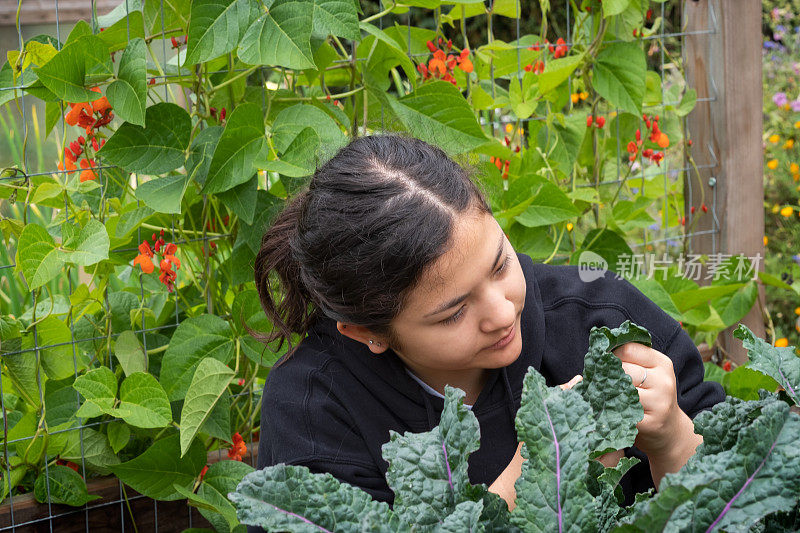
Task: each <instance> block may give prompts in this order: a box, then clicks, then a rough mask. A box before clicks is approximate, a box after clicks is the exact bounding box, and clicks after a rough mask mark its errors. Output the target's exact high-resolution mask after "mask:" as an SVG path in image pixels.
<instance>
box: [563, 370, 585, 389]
mask: <svg viewBox="0 0 800 533" xmlns="http://www.w3.org/2000/svg"><path fill="white" fill-rule="evenodd" d="M582 379H583V376H581V375H580V374H578V375H577V376H575V377H573V378H572V379H571V380H569V381H568V382H566V383H563V384H561V385H559V387H561V390H567V389H571V388H572V387H574V386H575V385H577V384H578V383H579V382H580V381H581V380H582Z"/></svg>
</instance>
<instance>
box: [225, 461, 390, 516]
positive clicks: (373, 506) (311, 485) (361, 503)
mask: <svg viewBox="0 0 800 533" xmlns="http://www.w3.org/2000/svg"><path fill="white" fill-rule="evenodd" d="M321 494H324V495H325V497H324V498H320V497H319V495H321ZM228 498H229V499H230V500H231V501H232V502H233V504H234V506H235V507H236V514H237V516H238V517H239V521H240V522H241V523H243V524H247V525H252V526H260V527H263V528H264V529H266V530H267V531H286V530H288V531H312V528H313V531H321V529H320V528H325V529H327V530H330V531H334V530H336V531H362V529H361V527H360V521H361V515H362V514H367V513H377V514H378V515H379V516H380V519H381V520H382V521H383V523H384V524H386V525H390V524H397V523H398V520H397V518H396V517H394V515H393V513H392V512H391V510H390V508H389V504H388V503H386V502H378V501H374V500H373V499H372V497H371V496H370V495H369V494H367V493H366V492H364V491H363V490H361V489H359V488H356V487H353V486H351V485H348V484H344V483H340V482H339V480H338V479H336V478H335V477H333V475H332V474H329V473H324V474H312V473H311V472H310V471H309V469H308V467H305V466H294V465H286V464H283V463H280V464H277V465H275V466H271V467H268V468H265V469H263V470H256V471H254V472H251V473H249V474H247V475H246V476H244V478H243V479H242V481H241V483H239V486H238V487H237V489H236V492H231V493H230V494H228ZM356 509H358V513H356V512H354V510H356ZM395 531H397V530H396V529H395Z"/></svg>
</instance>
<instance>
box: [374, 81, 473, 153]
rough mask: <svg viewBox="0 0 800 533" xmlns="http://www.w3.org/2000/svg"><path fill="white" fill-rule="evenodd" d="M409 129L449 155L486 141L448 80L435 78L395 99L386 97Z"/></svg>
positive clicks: (467, 105) (471, 114) (464, 102)
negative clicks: (436, 79) (435, 79)
mask: <svg viewBox="0 0 800 533" xmlns="http://www.w3.org/2000/svg"><path fill="white" fill-rule="evenodd" d="M386 98H387V99H388V103H389V105H390V106H391V108H392V110H393V111H394V112H395V114H396V115H397V116H398V118H400V120H401V121H402V122H403V125H404V126H405V127H406V129H408V131H409V132H410V133H411V134H412V135H414V136H415V137H418V138H419V139H422V140H423V141H426V142H429V143H432V144H434V145H436V146H439V147H440V148H441V149H442V150H444V151H445V152H448V153H450V154H459V153H463V152H467V151H469V150H472V149H474V148H477V147H478V146H480V145H482V144H485V143H486V142H488V139H487V138H486V135H485V134H484V133H483V130H482V129H481V127H480V125H479V124H478V121H477V120H476V119H475V115H474V114H473V111H472V108H470V106H469V104H468V103H467V101H466V100H465V99H464V97H463V96H462V94H461V92H460V91H459V90H458V89H457V88H455V87H454V86H453V85H452V84H451V83H449V82H446V81H442V80H439V81H434V82H431V83H426V84H424V85H421V86H420V87H419V88H418V89H417V90H415V91H414V92H411V93H409V94H407V95H406V96H404V97H402V98H400V99H399V100H398V99H394V98H392V97H389V96H388V95H387V96H386Z"/></svg>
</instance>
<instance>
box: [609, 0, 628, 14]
mask: <svg viewBox="0 0 800 533" xmlns="http://www.w3.org/2000/svg"><path fill="white" fill-rule="evenodd" d="M628 3H630V0H605V2H603V16H604V17H613V16H614V15H619V14H620V13H622V12H623V11H625V9H626V8H627V7H628Z"/></svg>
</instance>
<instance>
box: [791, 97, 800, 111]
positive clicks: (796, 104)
mask: <svg viewBox="0 0 800 533" xmlns="http://www.w3.org/2000/svg"><path fill="white" fill-rule="evenodd" d="M790 104H791V106H792V111H794V112H795V113H796V112H798V111H800V100H792V101H791V102H790Z"/></svg>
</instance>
